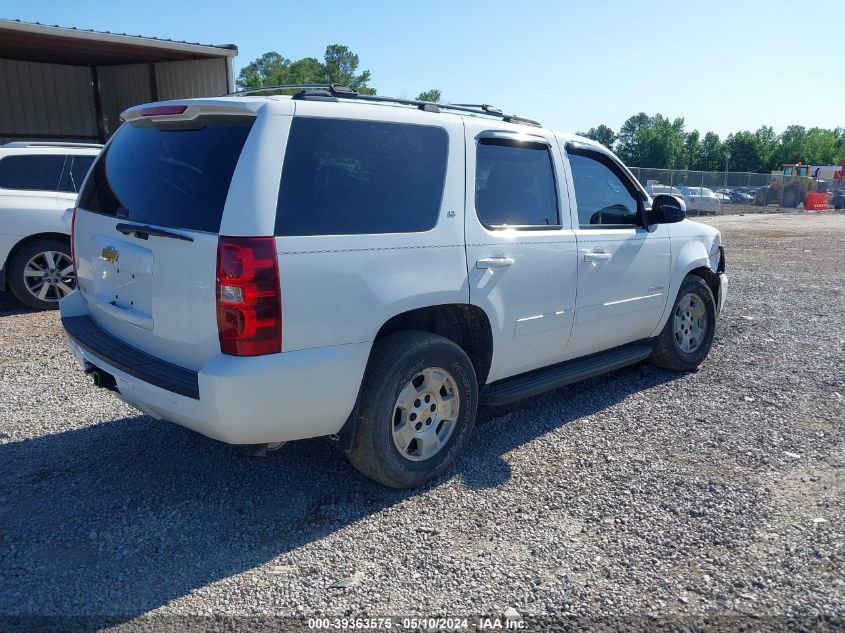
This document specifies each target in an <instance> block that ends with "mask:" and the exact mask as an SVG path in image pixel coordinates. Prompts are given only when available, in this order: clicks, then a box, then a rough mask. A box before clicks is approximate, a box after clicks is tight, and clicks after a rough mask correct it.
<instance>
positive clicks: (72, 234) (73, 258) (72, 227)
mask: <svg viewBox="0 0 845 633" xmlns="http://www.w3.org/2000/svg"><path fill="white" fill-rule="evenodd" d="M75 234H76V207H74V208H73V213H72V214H71V216H70V263H71V264H73V276H74V277H76V255H75V254H74V247H73V242H74V239H75Z"/></svg>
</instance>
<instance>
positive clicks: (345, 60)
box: [323, 44, 376, 94]
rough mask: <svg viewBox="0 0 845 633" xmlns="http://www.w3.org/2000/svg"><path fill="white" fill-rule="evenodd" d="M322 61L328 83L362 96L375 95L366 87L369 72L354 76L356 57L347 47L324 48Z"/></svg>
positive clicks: (356, 66) (356, 63)
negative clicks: (323, 60) (350, 89)
mask: <svg viewBox="0 0 845 633" xmlns="http://www.w3.org/2000/svg"><path fill="white" fill-rule="evenodd" d="M324 59H325V63H324V64H323V71H324V72H325V75H326V81H327V82H328V83H336V84H341V85H342V86H347V87H348V88H354V89H355V90H357V91H358V92H362V93H364V94H375V93H376V91H375V90H373V89H372V88H370V87H369V86H367V82H369V81H370V71H369V70H365V71H363V72H362V73H361V74H360V75H356V74H355V73H356V72H357V71H358V65H359V62H358V56H357V55H356V54H355V53H353V52H352V51H351V50H349V48H348V47H346V46H342V45H341V44H331V45H329V46H327V47H326V54H325V56H324Z"/></svg>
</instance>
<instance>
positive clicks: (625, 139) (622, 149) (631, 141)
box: [617, 112, 652, 167]
mask: <svg viewBox="0 0 845 633" xmlns="http://www.w3.org/2000/svg"><path fill="white" fill-rule="evenodd" d="M650 124H651V117H650V116H648V115H647V114H646V113H645V112H640V113H639V114H635V115H634V116H632V117H629V118H628V120H627V121H625V123H623V124H622V127H621V128H619V136H618V137H617V142H618V146H617V153H618V154H619V157H620V158H621V159H622V160H623V161H624V162H626V163H629V164H632V165H640V162H639V153H638V148H637V142H636V139H635V136H636V134H637V132H638V131H639V130H640V129H641V128H644V127H647V126H648V125H650ZM647 166H648V167H652V165H647Z"/></svg>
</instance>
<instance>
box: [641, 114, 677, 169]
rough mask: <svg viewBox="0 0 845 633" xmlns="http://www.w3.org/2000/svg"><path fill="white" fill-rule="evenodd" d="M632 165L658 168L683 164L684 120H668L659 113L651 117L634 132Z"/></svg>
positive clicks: (671, 167)
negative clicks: (647, 122) (633, 159)
mask: <svg viewBox="0 0 845 633" xmlns="http://www.w3.org/2000/svg"><path fill="white" fill-rule="evenodd" d="M633 141H634V142H633V145H634V147H635V150H636V151H635V161H634V162H633V164H634V165H637V166H639V167H655V168H658V169H677V168H679V167H683V166H684V164H683V163H684V120H683V119H681V118H677V119H674V120H673V121H670V120H669V119H668V118H666V117H664V116H663V115H661V114H656V115H655V116H654V117H651V118H650V120H649V124H648V125H645V126H641V127H640V128H639V129H638V130H637V131H636V133H635V134H634V139H633Z"/></svg>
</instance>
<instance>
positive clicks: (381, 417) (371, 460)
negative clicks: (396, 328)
mask: <svg viewBox="0 0 845 633" xmlns="http://www.w3.org/2000/svg"><path fill="white" fill-rule="evenodd" d="M432 367H439V368H442V369H445V370H446V371H448V372H449V373H450V374H451V376H452V377H453V379H454V384H455V388H456V390H457V392H458V395H459V396H460V401H459V405H458V414H457V416H455V425H454V428H453V430H452V432H451V435H450V436H449V437H448V439H446V441H445V443H444V444H443V446H442V447H441V448H440V449H439V451H438V452H437V453H435V454H433V455H432V456H431V457H430V458H428V459H425V460H420V461H413V460H412V459H409V458H407V457H406V456H404V455H403V454H402V453H400V451H399V449H398V448H397V446H396V444H395V443H394V441H393V425H394V419H395V415H396V403H397V399H398V398H399V396H400V393H401V392H402V390H403V389H404V388H405V387H406V385H408V384H409V383H410V382H411V381H412V380H414V379H415V377H417V376H418V375H419V374H420V373H421V372H422V371H423V370H425V369H427V368H432ZM477 408H478V383H477V380H476V376H475V370H474V368H473V366H472V363H471V362H470V360H469V358H467V355H466V354H465V353H464V351H463V350H462V349H461V348H460V347H458V346H457V345H455V343H453V342H452V341H450V340H449V339H447V338H444V337H442V336H438V335H436V334H429V333H427V332H416V331H406V332H398V333H396V334H391V335H390V336H388V337H386V338H384V339H382V340H380V341H378V342H377V343H376V344H375V346H374V347H373V351H372V353H371V355H370V361H369V363H368V365H367V371H366V374H365V375H364V384H363V386H362V391H361V403H360V408H359V414H358V420H357V422H358V424H357V428H356V430H355V439H354V441H353V444H352V449H351V450H350V452H349V461H350V462H351V463H352V465H353V466H354V467H355V468H356V469H357V470H358V471H359V472H360V473H361V474H363V475H365V476H367V477H369V478H370V479H373V480H375V481H377V482H379V483H381V484H383V485H385V486H388V487H390V488H415V487H417V486H420V485H422V484H424V483H425V482H427V481H429V480H431V479H433V478H435V477H437V476H439V475H441V474H443V473H444V472H445V471H446V470H448V469H449V468H450V467H451V466H452V464H453V463H454V461H455V459H456V458H457V456H458V454H459V453H460V452H461V451H462V450H463V448H464V446H465V445H466V443H467V440H468V438H469V436H470V434H471V432H472V428H473V426H474V424H475V414H476V410H477Z"/></svg>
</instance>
